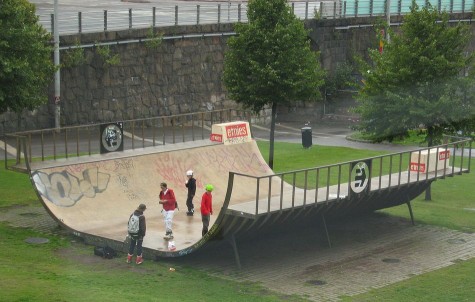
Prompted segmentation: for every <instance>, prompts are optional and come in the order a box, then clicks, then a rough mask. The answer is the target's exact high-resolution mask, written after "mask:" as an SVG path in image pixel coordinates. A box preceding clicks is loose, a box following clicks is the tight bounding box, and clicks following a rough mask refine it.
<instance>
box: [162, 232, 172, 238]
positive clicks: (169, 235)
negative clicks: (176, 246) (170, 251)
mask: <svg viewBox="0 0 475 302" xmlns="http://www.w3.org/2000/svg"><path fill="white" fill-rule="evenodd" d="M163 239H165V240H170V239H173V234H172V233H168V234H165V236H164V237H163Z"/></svg>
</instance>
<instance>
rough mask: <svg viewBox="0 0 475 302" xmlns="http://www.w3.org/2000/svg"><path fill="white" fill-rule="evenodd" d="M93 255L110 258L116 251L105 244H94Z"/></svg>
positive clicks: (114, 255)
mask: <svg viewBox="0 0 475 302" xmlns="http://www.w3.org/2000/svg"><path fill="white" fill-rule="evenodd" d="M94 255H96V256H100V257H102V258H105V259H112V258H114V257H116V256H117V252H116V251H114V249H112V248H110V247H108V246H105V247H100V246H95V247H94Z"/></svg>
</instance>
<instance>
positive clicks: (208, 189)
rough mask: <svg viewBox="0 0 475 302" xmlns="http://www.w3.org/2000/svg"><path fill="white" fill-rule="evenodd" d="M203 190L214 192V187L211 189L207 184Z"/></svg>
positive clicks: (211, 186)
mask: <svg viewBox="0 0 475 302" xmlns="http://www.w3.org/2000/svg"><path fill="white" fill-rule="evenodd" d="M205 190H206V191H210V192H211V191H213V190H214V187H213V185H210V184H207V185H206V186H205Z"/></svg>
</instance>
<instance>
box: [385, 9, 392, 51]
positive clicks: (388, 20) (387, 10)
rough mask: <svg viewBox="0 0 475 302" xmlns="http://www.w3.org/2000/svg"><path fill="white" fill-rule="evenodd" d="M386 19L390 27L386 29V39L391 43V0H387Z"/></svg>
mask: <svg viewBox="0 0 475 302" xmlns="http://www.w3.org/2000/svg"><path fill="white" fill-rule="evenodd" d="M386 20H387V22H388V29H387V30H386V40H387V42H388V43H389V28H390V27H391V0H386Z"/></svg>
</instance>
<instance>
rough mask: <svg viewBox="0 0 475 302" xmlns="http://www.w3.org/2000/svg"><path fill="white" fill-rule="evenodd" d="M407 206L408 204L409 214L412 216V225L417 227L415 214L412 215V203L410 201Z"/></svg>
mask: <svg viewBox="0 0 475 302" xmlns="http://www.w3.org/2000/svg"><path fill="white" fill-rule="evenodd" d="M406 204H407V207H408V208H409V214H411V222H412V225H416V224H415V223H414V214H413V213H412V206H411V201H410V200H408V201H407V202H406Z"/></svg>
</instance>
